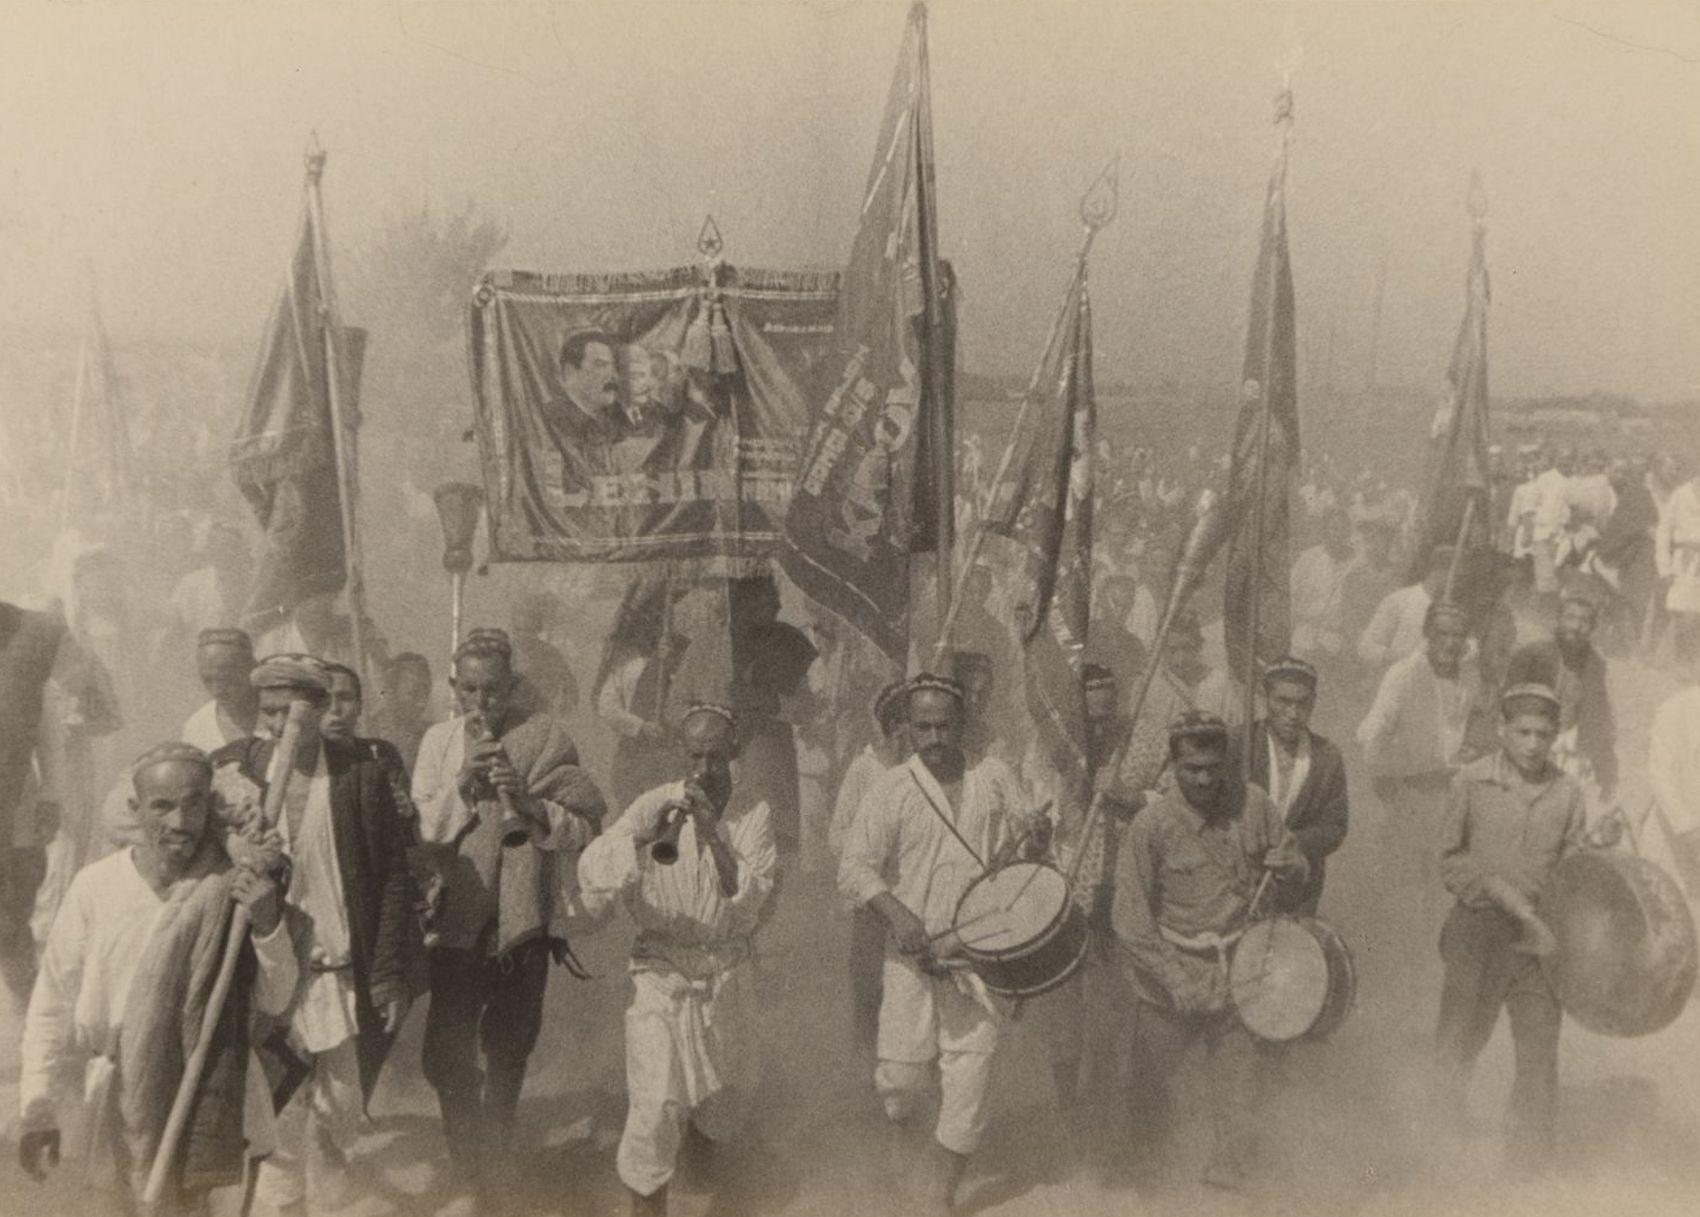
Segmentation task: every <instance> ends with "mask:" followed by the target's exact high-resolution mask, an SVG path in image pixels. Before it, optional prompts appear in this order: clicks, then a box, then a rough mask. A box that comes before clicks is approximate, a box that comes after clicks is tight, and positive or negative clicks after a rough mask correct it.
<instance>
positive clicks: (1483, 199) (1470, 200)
mask: <svg viewBox="0 0 1700 1217" xmlns="http://www.w3.org/2000/svg"><path fill="white" fill-rule="evenodd" d="M1464 205H1465V206H1466V207H1468V208H1469V210H1470V218H1471V219H1472V220H1474V221H1475V222H1476V223H1478V224H1481V223H1483V222H1485V221H1486V220H1487V213H1488V197H1487V187H1486V186H1483V185H1482V174H1481V170H1479V169H1472V170H1470V192H1469V194H1468V195H1467V196H1466V197H1465V204H1464Z"/></svg>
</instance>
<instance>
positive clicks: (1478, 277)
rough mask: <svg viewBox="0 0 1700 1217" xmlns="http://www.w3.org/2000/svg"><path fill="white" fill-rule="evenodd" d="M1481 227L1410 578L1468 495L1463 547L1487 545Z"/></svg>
mask: <svg viewBox="0 0 1700 1217" xmlns="http://www.w3.org/2000/svg"><path fill="white" fill-rule="evenodd" d="M1486 235H1487V234H1486V228H1485V226H1484V225H1483V224H1482V223H1481V222H1480V221H1478V222H1477V223H1476V225H1475V234H1474V240H1473V242H1472V247H1471V252H1470V272H1469V276H1468V278H1467V280H1466V287H1465V302H1464V320H1463V323H1462V324H1461V325H1459V327H1458V339H1457V341H1456V342H1455V343H1453V345H1452V364H1451V366H1450V367H1449V368H1447V370H1446V386H1445V390H1444V393H1443V394H1442V397H1441V401H1440V406H1439V408H1438V409H1437V410H1436V411H1435V415H1434V425H1433V427H1432V428H1431V429H1430V432H1429V443H1428V454H1427V459H1426V460H1425V462H1424V465H1423V481H1422V494H1421V497H1420V498H1419V499H1418V508H1417V546H1416V549H1415V550H1414V551H1413V555H1412V562H1413V566H1412V570H1413V571H1414V572H1415V573H1414V574H1413V575H1412V576H1411V579H1412V581H1413V582H1415V581H1416V580H1419V579H1421V578H1422V577H1423V576H1424V575H1425V574H1427V573H1428V567H1429V555H1430V554H1431V553H1432V552H1433V551H1434V547H1435V546H1437V545H1452V544H1455V543H1456V542H1457V540H1458V534H1459V530H1460V529H1462V528H1463V526H1464V512H1465V510H1466V509H1467V505H1468V504H1469V503H1470V501H1471V500H1472V499H1474V500H1475V503H1476V511H1475V515H1474V517H1473V523H1472V525H1471V530H1470V531H1471V535H1470V536H1468V537H1466V538H1465V539H1464V542H1465V548H1466V550H1470V549H1478V548H1481V547H1483V546H1485V545H1486V544H1487V537H1488V526H1489V520H1488V518H1487V495H1488V372H1487V314H1488V301H1489V295H1490V292H1489V285H1488V272H1487V252H1486Z"/></svg>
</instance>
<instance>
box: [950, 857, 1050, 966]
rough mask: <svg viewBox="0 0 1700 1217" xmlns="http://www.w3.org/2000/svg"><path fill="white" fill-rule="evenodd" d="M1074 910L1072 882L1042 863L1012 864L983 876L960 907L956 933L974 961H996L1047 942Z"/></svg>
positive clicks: (964, 898)
mask: <svg viewBox="0 0 1700 1217" xmlns="http://www.w3.org/2000/svg"><path fill="white" fill-rule="evenodd" d="M1067 910H1068V880H1066V879H1064V878H1063V876H1062V872H1061V871H1059V870H1057V869H1056V868H1055V867H1054V866H1046V865H1045V864H1044V863H1042V862H1012V863H1010V864H1009V865H1008V866H1005V867H1001V868H999V869H998V870H995V871H992V872H990V873H989V874H985V875H981V876H980V877H979V878H978V879H976V880H974V882H973V883H971V884H969V886H968V890H967V891H966V892H963V893H962V899H961V901H960V902H958V904H957V906H956V923H955V927H954V928H955V930H956V933H957V935H958V936H959V937H960V938H961V939H962V945H963V947H964V949H965V950H966V951H967V952H968V953H969V954H970V955H986V956H996V955H1000V954H1003V953H1006V952H1008V951H1013V950H1019V949H1020V948H1022V947H1024V946H1026V945H1027V944H1028V943H1030V942H1032V941H1033V940H1034V939H1036V938H1041V937H1043V936H1044V935H1045V933H1046V932H1047V931H1049V930H1050V929H1051V927H1052V926H1053V925H1055V924H1056V922H1057V919H1058V918H1059V917H1061V916H1062V915H1063V914H1064V913H1065V912H1067Z"/></svg>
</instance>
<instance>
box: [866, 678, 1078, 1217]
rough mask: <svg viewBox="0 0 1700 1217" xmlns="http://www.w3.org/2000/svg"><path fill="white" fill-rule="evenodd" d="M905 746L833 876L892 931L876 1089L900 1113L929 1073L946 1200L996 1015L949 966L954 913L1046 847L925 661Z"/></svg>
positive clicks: (935, 1195) (900, 1116) (956, 947)
mask: <svg viewBox="0 0 1700 1217" xmlns="http://www.w3.org/2000/svg"><path fill="white" fill-rule="evenodd" d="M908 705H909V735H910V743H911V745H912V746H913V747H914V749H915V752H914V755H913V756H911V757H910V758H909V760H907V761H905V762H904V763H903V764H901V765H898V766H897V767H896V768H894V769H892V770H890V771H889V772H887V773H885V774H883V775H882V776H881V777H879V778H878V779H877V780H876V781H875V783H874V785H873V786H872V787H871V788H870V789H869V791H868V794H867V796H866V797H865V798H864V799H863V800H862V805H861V808H860V810H859V811H858V812H857V814H856V818H855V821H854V823H853V824H852V825H851V826H850V830H849V832H848V833H847V834H846V837H845V841H844V856H843V859H842V860H841V861H840V864H839V871H838V885H839V888H840V890H841V891H842V892H843V893H844V895H845V896H846V897H847V898H849V899H850V900H852V901H854V902H855V903H856V904H857V905H858V906H863V905H865V906H867V907H868V908H870V909H872V910H873V911H874V912H876V913H878V914H879V915H880V916H881V917H882V918H883V919H884V920H885V923H886V926H887V928H888V930H889V933H890V940H889V945H888V947H887V950H886V958H885V970H884V996H883V998H882V1000H881V1003H880V1021H879V1043H878V1056H879V1061H878V1064H877V1065H876V1066H875V1068H874V1087H875V1089H876V1090H877V1091H878V1092H879V1095H880V1099H881V1100H882V1102H883V1103H884V1105H885V1111H886V1115H887V1116H888V1117H889V1118H890V1119H892V1120H893V1121H894V1122H898V1123H905V1122H907V1121H908V1120H910V1119H911V1118H913V1117H914V1116H915V1115H916V1114H917V1112H918V1110H919V1109H920V1108H921V1106H922V1104H923V1102H924V1100H925V1098H926V1096H927V1093H928V1092H929V1091H930V1090H931V1089H932V1088H933V1087H934V1085H935V1084H936V1085H937V1087H938V1089H939V1091H940V1106H939V1114H938V1120H937V1123H936V1125H935V1127H934V1137H935V1139H936V1140H937V1142H938V1145H939V1147H940V1148H939V1155H938V1158H937V1162H936V1170H935V1174H934V1179H933V1191H932V1195H931V1196H930V1197H929V1200H930V1202H931V1203H932V1205H933V1207H934V1209H935V1211H945V1210H948V1209H949V1208H950V1207H951V1206H952V1205H953V1203H954V1201H955V1198H956V1192H957V1187H958V1185H959V1184H960V1183H961V1181H962V1178H963V1175H964V1174H965V1173H966V1171H967V1166H968V1159H969V1156H970V1155H972V1154H973V1153H974V1151H975V1150H976V1149H977V1148H979V1145H980V1140H981V1138H982V1137H983V1136H984V1135H985V1131H986V1116H987V1110H986V1085H987V1082H988V1080H989V1078H990V1075H991V1064H992V1054H993V1053H994V1052H995V1051H996V1049H997V1045H998V1038H999V1035H1000V1033H1001V1030H1002V1027H1003V1024H1004V1022H1005V1018H1004V1015H1003V1013H1002V1011H1001V1010H1000V1009H999V1007H998V1006H997V1004H996V1003H995V1002H994V1000H993V999H992V997H991V996H990V995H989V994H988V993H987V991H986V988H985V986H984V984H983V983H982V982H981V981H980V979H979V978H978V977H976V976H974V975H973V974H972V973H970V972H968V971H965V970H961V969H959V968H954V967H947V966H944V965H945V964H946V962H947V961H949V960H950V959H951V958H952V957H953V956H955V955H957V954H959V953H960V950H961V944H960V943H959V942H958V941H957V940H956V937H955V934H954V930H953V924H952V922H953V919H954V916H955V912H956V905H957V902H958V900H960V899H961V896H962V893H963V892H964V891H965V890H967V888H968V886H969V884H971V883H972V882H973V881H974V880H975V879H976V878H978V877H979V876H980V875H981V874H982V873H984V871H985V870H986V868H987V866H988V865H995V864H996V863H997V862H998V861H1001V860H1002V857H1004V856H1008V855H1009V854H1011V853H1013V852H1014V849H1015V848H1017V847H1020V846H1022V845H1023V844H1025V845H1026V846H1027V847H1029V848H1030V849H1031V850H1035V851H1036V850H1038V849H1041V848H1042V847H1043V845H1044V844H1045V842H1046V839H1047V838H1048V836H1049V832H1048V828H1049V822H1048V821H1046V820H1045V818H1044V817H1043V816H1042V815H1037V814H1035V813H1033V812H1031V811H1029V810H1028V804H1027V799H1026V796H1025V793H1024V792H1023V790H1022V789H1021V785H1020V783H1019V782H1018V781H1017V780H1016V777H1015V775H1014V773H1012V772H1011V771H1010V769H1009V767H1008V766H1007V765H1005V764H1004V763H1003V762H1002V761H1000V760H998V759H996V758H995V757H982V758H979V759H976V760H974V761H973V762H972V763H970V762H969V759H968V757H967V755H966V754H965V753H964V751H963V728H964V705H963V692H962V686H961V685H959V684H958V683H957V682H956V681H954V680H951V679H949V678H948V677H942V676H935V675H932V674H929V673H922V674H921V675H919V676H917V677H915V678H914V679H913V680H912V681H910V683H909V693H908Z"/></svg>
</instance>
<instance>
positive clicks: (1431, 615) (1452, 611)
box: [1423, 600, 1470, 634]
mask: <svg viewBox="0 0 1700 1217" xmlns="http://www.w3.org/2000/svg"><path fill="white" fill-rule="evenodd" d="M1442 620H1446V621H1451V622H1454V623H1455V624H1457V625H1460V626H1463V627H1464V628H1465V629H1468V628H1469V626H1470V614H1469V613H1467V612H1465V611H1464V606H1463V605H1461V604H1454V603H1453V602H1452V601H1450V600H1436V601H1435V602H1434V603H1433V604H1431V605H1429V606H1428V612H1427V613H1425V614H1423V633H1425V634H1426V633H1428V631H1429V630H1430V629H1431V628H1433V626H1434V625H1435V624H1436V623H1438V622H1440V621H1442Z"/></svg>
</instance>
